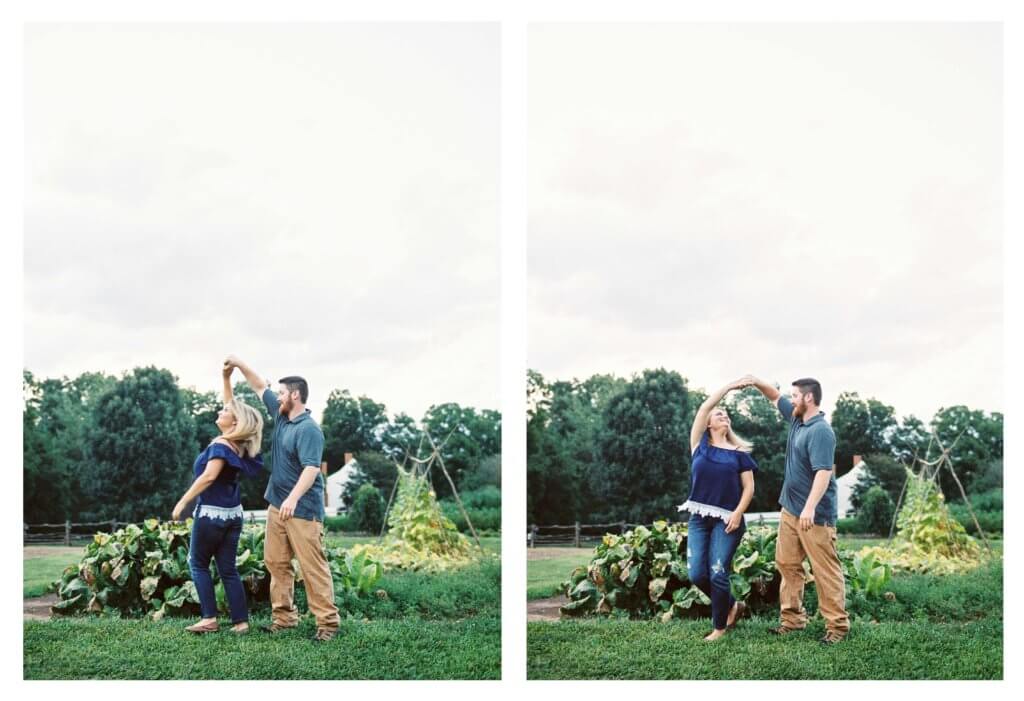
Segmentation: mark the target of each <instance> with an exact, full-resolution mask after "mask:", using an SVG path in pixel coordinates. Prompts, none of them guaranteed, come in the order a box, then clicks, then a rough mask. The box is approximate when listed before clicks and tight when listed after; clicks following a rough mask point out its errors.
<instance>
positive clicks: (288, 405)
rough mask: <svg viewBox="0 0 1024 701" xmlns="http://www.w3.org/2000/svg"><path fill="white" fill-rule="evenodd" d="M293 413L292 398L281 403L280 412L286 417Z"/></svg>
mask: <svg viewBox="0 0 1024 701" xmlns="http://www.w3.org/2000/svg"><path fill="white" fill-rule="evenodd" d="M291 411H292V398H291V397H288V399H285V400H284V401H283V402H281V408H280V412H281V414H283V415H284V416H288V414H290V413H291Z"/></svg>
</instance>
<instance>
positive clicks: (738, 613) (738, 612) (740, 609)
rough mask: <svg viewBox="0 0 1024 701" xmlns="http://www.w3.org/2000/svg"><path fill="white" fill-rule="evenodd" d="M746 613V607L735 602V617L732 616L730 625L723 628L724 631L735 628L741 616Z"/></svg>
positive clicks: (741, 603) (740, 602)
mask: <svg viewBox="0 0 1024 701" xmlns="http://www.w3.org/2000/svg"><path fill="white" fill-rule="evenodd" d="M746 612H747V605H746V604H745V603H743V602H742V601H737V602H736V615H735V616H733V619H732V623H730V624H729V625H727V626H726V627H725V629H726V630H732V629H733V628H735V627H736V624H737V623H738V622H739V620H740V619H741V618H743V614H744V613H746Z"/></svg>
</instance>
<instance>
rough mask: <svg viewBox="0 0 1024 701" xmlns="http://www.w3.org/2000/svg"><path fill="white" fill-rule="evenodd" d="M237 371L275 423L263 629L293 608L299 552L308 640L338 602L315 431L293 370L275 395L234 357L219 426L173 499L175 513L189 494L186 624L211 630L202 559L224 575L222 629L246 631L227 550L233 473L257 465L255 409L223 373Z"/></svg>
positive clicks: (321, 635)
mask: <svg viewBox="0 0 1024 701" xmlns="http://www.w3.org/2000/svg"><path fill="white" fill-rule="evenodd" d="M235 368H238V369H239V370H241V372H242V374H243V375H244V376H245V380H246V382H248V384H249V386H250V387H251V388H252V389H253V391H255V392H256V395H257V396H259V397H260V398H261V399H262V400H263V403H264V405H266V407H267V411H268V412H269V413H270V416H271V417H272V419H271V420H272V421H273V424H274V429H273V430H274V433H273V445H272V452H271V457H272V470H271V473H270V480H269V481H268V483H267V490H266V493H265V494H264V495H263V496H264V498H265V499H266V500H267V501H268V502H269V505H268V510H267V531H266V539H265V541H264V546H263V547H264V560H265V563H266V566H267V571H268V572H269V573H270V603H271V607H272V612H271V617H272V621H271V624H270V625H268V626H264V627H263V628H262V630H263V631H264V632H267V633H279V632H281V631H285V630H288V629H290V628H295V627H296V626H297V625H298V619H299V614H298V610H297V609H296V608H295V604H294V600H293V593H294V589H295V572H294V571H293V569H292V558H293V557H294V558H295V559H297V560H298V561H299V567H300V568H301V569H302V576H303V582H304V584H305V587H306V598H307V600H308V602H309V610H310V611H312V612H313V614H314V615H315V616H316V625H317V630H316V633H315V634H314V635H313V638H312V639H313V641H315V642H326V641H328V640H330V639H331V638H333V637H334V636H335V635H336V634H337V631H338V622H339V618H338V607H337V606H336V605H335V604H334V582H333V580H332V579H331V571H330V567H329V566H328V564H327V559H326V557H325V556H324V552H323V547H322V537H323V521H324V495H323V480H322V479H321V478H320V460H321V458H322V456H323V447H324V436H323V432H322V431H321V430H320V427H319V426H318V425H317V423H316V421H314V420H313V416H312V414H311V413H310V411H309V409H307V408H306V400H307V398H308V397H309V386H308V385H307V384H306V381H305V380H304V379H303V378H301V377H297V376H289V377H284V378H281V379H280V380H279V381H278V382H279V384H278V390H277V393H276V394H275V393H274V392H273V391H271V389H270V388H269V387H268V386H267V383H266V382H264V381H263V379H262V378H261V377H260V376H259V375H257V374H256V373H255V372H253V371H252V369H251V368H250V367H249V366H248V365H246V364H245V363H243V362H242V361H241V360H239V359H238V358H236V357H235V356H233V355H232V356H228V358H227V359H226V360H225V361H224V368H223V370H222V373H221V374H222V376H223V381H224V389H223V392H224V394H223V397H224V407H223V408H222V409H221V410H220V412H219V413H218V415H217V421H216V423H217V428H219V429H220V435H219V436H218V437H217V438H215V439H214V440H213V441H212V442H211V443H210V445H209V446H207V447H206V449H205V450H203V452H201V453H200V454H199V456H198V457H197V458H196V461H195V464H194V465H193V467H192V470H193V473H194V475H195V481H194V482H193V483H192V486H191V487H189V490H188V491H187V492H185V494H184V495H183V496H182V497H181V499H180V500H179V501H178V503H177V505H176V506H175V507H174V514H173V518H174V519H175V520H180V519H181V517H182V516H183V515H184V514H185V512H186V511H187V509H188V505H189V504H190V502H192V500H194V499H197V497H198V499H197V503H196V506H195V510H194V511H193V513H192V516H193V521H192V539H191V545H190V548H189V566H190V568H191V570H192V581H193V582H194V583H195V586H196V592H197V594H198V595H199V602H200V612H201V613H200V615H201V616H202V618H201V620H200V621H199V623H197V624H195V625H192V626H189V627H188V628H186V630H188V631H189V632H192V633H197V634H202V633H214V632H217V631H218V630H219V625H218V623H217V598H216V596H215V594H214V587H213V579H212V577H211V576H210V561H211V560H216V562H217V572H218V573H219V574H220V578H221V581H222V582H223V583H224V593H225V594H226V596H227V601H228V610H229V612H230V614H231V621H232V623H233V625H232V627H231V632H233V633H236V634H243V633H247V632H249V611H248V608H247V606H246V602H245V590H244V589H243V587H242V581H241V579H240V577H239V576H238V569H237V568H236V566H235V557H236V554H237V551H238V540H239V537H240V536H241V534H242V497H241V489H240V486H239V478H240V477H241V476H246V477H257V476H259V475H260V474H261V473H262V471H263V460H262V459H261V457H260V455H259V451H260V444H261V441H262V438H263V417H262V416H261V415H260V413H259V412H258V411H256V409H255V408H254V407H251V406H249V405H248V404H246V403H245V402H243V401H241V400H238V399H235V398H234V395H233V393H232V391H231V374H232V372H233V371H234V369H235Z"/></svg>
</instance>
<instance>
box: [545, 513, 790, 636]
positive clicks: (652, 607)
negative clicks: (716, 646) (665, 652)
mask: <svg viewBox="0 0 1024 701" xmlns="http://www.w3.org/2000/svg"><path fill="white" fill-rule="evenodd" d="M686 530H687V529H686V524H682V523H676V524H672V525H669V524H667V523H666V522H665V521H656V522H655V523H654V524H653V526H652V527H651V528H650V529H648V528H647V527H645V526H637V527H636V528H635V529H633V530H630V531H627V532H626V533H624V534H622V535H621V536H618V535H614V534H610V533H609V534H607V535H605V536H604V538H603V539H602V541H601V543H600V544H599V545H598V546H597V547H596V548H595V549H594V558H593V559H592V560H591V562H590V565H589V566H587V567H577V568H576V569H575V570H574V571H573V573H572V574H571V575H570V577H569V580H568V581H566V582H564V583H563V586H564V588H565V591H566V594H567V595H568V596H569V598H570V599H571V600H572V601H571V602H570V603H569V604H567V605H565V606H563V607H562V608H561V611H562V613H563V614H564V615H567V616H572V615H579V614H583V613H588V612H593V611H596V612H598V613H614V612H616V611H618V612H621V613H623V614H626V615H631V616H639V617H649V616H654V615H657V616H658V617H659V618H660V620H662V621H668V620H671V619H672V618H675V617H683V616H689V615H693V614H695V613H705V612H706V609H702V608H698V607H699V606H707V605H708V604H710V603H711V602H710V600H709V599H708V597H707V596H706V595H705V594H704V593H703V592H702V591H700V590H699V589H698V588H697V587H696V586H694V585H693V584H692V583H691V582H690V580H689V576H688V573H687V568H686V536H687V534H686ZM776 537H777V531H776V530H775V529H773V528H769V527H759V526H752V527H750V528H748V530H747V532H746V534H744V537H743V540H742V541H741V543H740V547H739V548H738V549H737V551H736V555H735V557H734V558H733V573H732V575H731V577H730V583H731V588H732V593H733V596H735V597H736V598H737V599H740V600H749V603H750V604H751V605H752V608H759V607H760V606H761V605H762V604H766V603H768V602H770V601H774V600H777V599H778V581H777V580H778V574H777V572H776V570H775V563H774V561H775V539H776Z"/></svg>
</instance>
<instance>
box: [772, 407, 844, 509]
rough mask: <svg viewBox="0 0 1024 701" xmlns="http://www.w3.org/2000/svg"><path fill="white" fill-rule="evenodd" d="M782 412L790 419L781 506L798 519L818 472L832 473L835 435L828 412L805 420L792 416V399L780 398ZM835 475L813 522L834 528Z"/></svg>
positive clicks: (834, 455)
mask: <svg viewBox="0 0 1024 701" xmlns="http://www.w3.org/2000/svg"><path fill="white" fill-rule="evenodd" d="M779 411H780V412H781V413H782V415H783V416H784V417H785V418H786V419H788V420H789V437H788V438H787V439H786V476H785V478H784V480H783V482H782V494H781V495H779V503H780V504H782V508H784V509H785V510H786V511H788V512H789V513H791V514H793V515H794V516H799V515H800V512H802V511H803V510H804V506H805V505H806V504H807V497H808V496H810V494H811V486H812V485H813V484H814V475H815V473H816V472H817V471H818V470H831V469H832V468H833V467H834V466H835V461H836V434H835V433H833V431H832V427H831V426H829V425H828V422H827V421H825V412H818V415H817V416H814V417H811V419H810V420H808V421H806V422H805V421H803V420H802V419H801V418H800V417H798V416H794V414H793V402H791V401H790V400H789V397H786V396H784V395H783V396H780V397H779ZM836 510H837V504H836V476H835V474H833V475H832V477H831V478H830V479H829V482H828V488H827V489H826V490H825V493H824V494H823V495H822V497H821V501H819V502H818V506H817V507H816V508H815V509H814V522H815V523H816V524H818V525H819V526H834V525H836V519H837V517H838V514H837V513H836Z"/></svg>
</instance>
